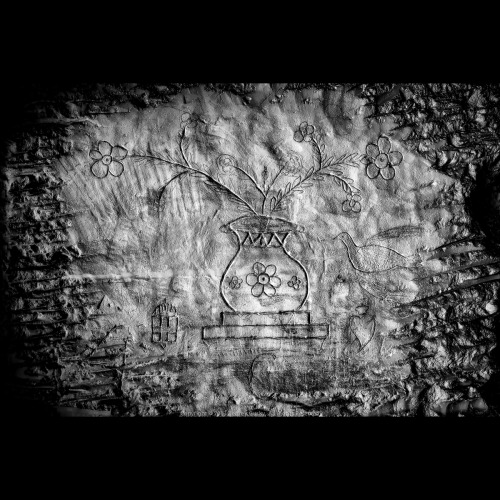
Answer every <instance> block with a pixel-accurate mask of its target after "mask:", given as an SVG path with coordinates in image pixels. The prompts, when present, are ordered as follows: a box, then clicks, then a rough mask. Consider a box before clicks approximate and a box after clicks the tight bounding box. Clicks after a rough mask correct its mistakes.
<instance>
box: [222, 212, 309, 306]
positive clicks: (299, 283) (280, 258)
mask: <svg viewBox="0 0 500 500" xmlns="http://www.w3.org/2000/svg"><path fill="white" fill-rule="evenodd" d="M222 230H223V231H225V232H229V233H232V234H234V236H235V237H236V239H237V243H238V249H237V252H236V254H235V255H234V257H233V258H232V259H231V261H230V262H229V264H228V266H227V268H226V270H225V271H224V273H223V275H222V278H221V282H220V291H221V295H222V298H223V299H224V301H225V303H226V304H227V306H228V307H230V308H231V309H232V310H233V311H238V312H250V313H259V312H280V311H295V310H298V309H300V308H301V307H302V305H303V304H304V302H305V300H306V298H307V295H308V292H309V283H308V277H307V271H306V269H305V268H304V266H303V265H302V264H301V263H300V262H299V261H298V260H297V259H295V258H294V257H293V256H292V255H290V253H289V252H288V250H287V249H286V243H287V241H289V238H290V237H292V235H293V234H294V233H297V232H299V231H300V229H299V226H297V225H296V224H293V223H291V222H289V221H286V220H284V219H280V218H277V217H265V216H245V217H240V218H239V219H236V220H234V221H232V222H230V223H229V224H227V225H226V226H223V228H222Z"/></svg>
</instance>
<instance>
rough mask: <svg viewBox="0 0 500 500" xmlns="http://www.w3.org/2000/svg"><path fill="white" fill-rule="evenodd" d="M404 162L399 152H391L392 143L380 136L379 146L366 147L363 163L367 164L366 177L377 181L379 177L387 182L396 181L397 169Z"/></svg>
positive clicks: (370, 145) (369, 145)
mask: <svg viewBox="0 0 500 500" xmlns="http://www.w3.org/2000/svg"><path fill="white" fill-rule="evenodd" d="M402 160H403V155H402V154H401V153H400V152H399V151H391V141H390V139H389V138H388V137H385V136H383V135H382V136H380V137H379V139H378V142H377V144H368V146H366V156H365V158H364V160H363V162H364V163H365V164H366V175H367V176H368V177H369V178H370V179H375V178H376V177H378V176H379V175H380V176H381V177H382V178H383V179H385V180H387V181H388V180H391V179H394V176H395V175H396V170H395V169H394V167H397V166H398V165H399V164H400V163H401V161H402Z"/></svg>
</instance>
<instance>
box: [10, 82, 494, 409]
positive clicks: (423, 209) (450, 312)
mask: <svg viewBox="0 0 500 500" xmlns="http://www.w3.org/2000/svg"><path fill="white" fill-rule="evenodd" d="M40 92H42V94H43V95H42V96H40V95H35V92H34V91H31V93H30V91H28V90H26V93H27V94H26V95H27V101H28V106H27V107H26V111H24V114H23V115H22V116H23V118H22V119H21V120H20V125H19V126H18V127H17V128H16V129H15V130H14V129H13V130H12V131H11V133H10V135H9V137H8V141H7V146H8V147H7V152H6V162H5V166H4V173H3V186H4V188H3V190H4V196H3V214H4V221H5V225H6V232H5V237H4V250H5V251H6V255H5V258H4V259H3V260H4V284H5V287H4V288H5V290H4V295H5V304H6V315H7V317H8V321H9V323H8V333H7V334H6V336H5V337H4V339H5V340H6V346H7V347H6V349H7V350H8V352H9V363H8V372H9V373H8V375H9V376H8V378H7V379H6V380H7V390H8V396H9V397H10V399H11V402H12V406H13V407H14V408H15V407H17V408H23V405H26V404H29V405H32V406H33V408H42V407H43V408H46V409H47V411H50V412H54V413H56V414H60V415H79V414H81V415H96V416H107V415H115V416H118V415H120V416H134V415H158V416H161V415H171V414H178V415H230V416H238V415H242V416H243V415H245V416H247V415H262V414H265V415H270V416H286V415H326V416H348V415H365V416H369V415H409V416H412V415H429V416H433V415H496V414H497V412H498V405H499V401H498V389H497V382H496V380H497V379H496V377H497V375H496V372H495V370H496V360H495V358H494V352H495V351H493V349H494V348H495V346H496V342H497V339H496V337H495V331H496V326H498V280H499V277H500V274H499V268H500V265H499V258H498V255H499V242H500V238H499V236H498V227H497V226H496V225H495V223H494V221H495V220H498V216H499V203H498V191H499V190H498V183H496V185H495V183H493V184H492V185H488V184H486V183H485V182H484V181H483V179H486V178H489V179H498V166H497V164H498V135H497V132H496V131H497V130H500V129H499V128H498V124H499V121H500V114H499V111H498V101H497V99H498V98H499V97H500V90H499V88H498V87H492V88H490V87H486V86H485V87H480V86H466V85H449V84H446V85H404V86H401V85H400V86H394V85H387V86H384V85H372V86H368V85H357V86H352V85H351V86H347V85H324V86H323V87H321V86H319V87H318V86H317V87H313V86H307V85H298V84H296V85H288V86H287V85H279V86H277V85H269V84H252V85H250V84H248V85H243V86H238V85H233V86H231V85H229V86H228V85H225V86H224V87H221V86H218V85H200V86H196V87H190V86H185V87H183V86H174V85H164V86H149V87H148V86H145V87H139V86H137V85H130V84H128V85H123V86H109V85H91V86H83V85H82V86H80V87H78V88H71V89H63V90H60V89H59V90H58V91H57V92H56V91H54V90H53V89H52V90H49V89H46V90H45V91H43V90H42V91H40ZM44 92H45V93H44ZM464 96H465V97H467V99H465V97H464ZM41 97H43V99H41ZM453 99H455V101H454V100H453ZM464 99H465V100H464ZM464 103H465V104H464ZM450 106H451V107H454V109H455V108H456V109H455V116H458V119H457V118H455V119H454V120H455V121H453V122H452V120H451V118H447V113H448V112H449V109H450ZM447 110H448V111H447ZM460 120H462V122H460ZM457 123H458V125H457ZM452 125H453V126H452ZM488 134H489V135H488ZM495 134H496V135H495ZM16 405H17V406H16Z"/></svg>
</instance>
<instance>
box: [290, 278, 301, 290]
mask: <svg viewBox="0 0 500 500" xmlns="http://www.w3.org/2000/svg"><path fill="white" fill-rule="evenodd" d="M301 283H302V281H301V280H300V279H299V278H297V276H292V279H291V280H290V281H289V282H288V283H287V285H288V286H289V287H291V288H293V289H295V290H298V289H299V288H300V284H301Z"/></svg>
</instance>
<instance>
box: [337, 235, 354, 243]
mask: <svg viewBox="0 0 500 500" xmlns="http://www.w3.org/2000/svg"><path fill="white" fill-rule="evenodd" d="M335 238H338V239H339V240H340V241H342V242H343V243H347V242H348V241H349V240H350V239H351V237H350V236H349V235H348V234H347V233H340V234H338V235H337V236H336V237H335Z"/></svg>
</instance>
